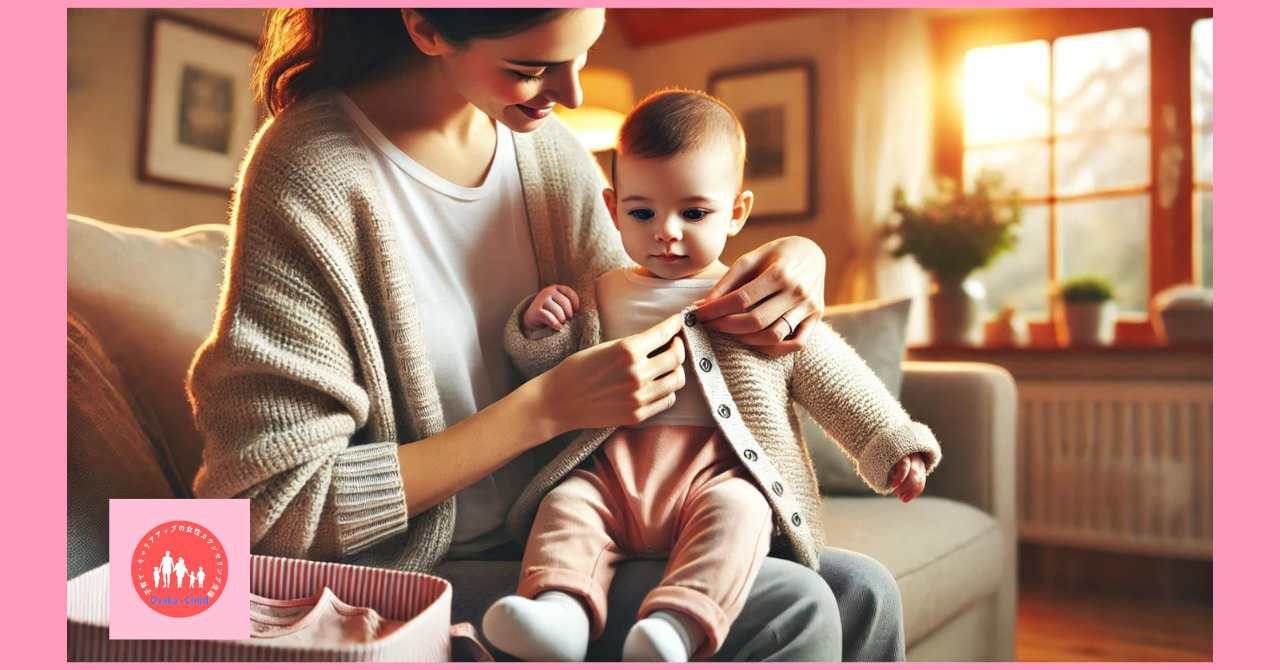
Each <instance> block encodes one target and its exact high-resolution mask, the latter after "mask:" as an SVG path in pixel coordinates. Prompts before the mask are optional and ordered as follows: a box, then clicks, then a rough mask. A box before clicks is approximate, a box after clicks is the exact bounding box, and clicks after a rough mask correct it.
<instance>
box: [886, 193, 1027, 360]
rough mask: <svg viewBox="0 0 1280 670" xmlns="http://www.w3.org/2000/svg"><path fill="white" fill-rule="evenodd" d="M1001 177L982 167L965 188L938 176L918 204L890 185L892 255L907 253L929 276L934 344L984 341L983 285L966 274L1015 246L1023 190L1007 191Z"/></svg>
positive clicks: (889, 232)
mask: <svg viewBox="0 0 1280 670" xmlns="http://www.w3.org/2000/svg"><path fill="white" fill-rule="evenodd" d="M1003 182H1004V178H1003V177H1002V176H1001V175H1000V174H999V173H996V172H992V171H989V170H983V171H982V172H981V173H979V174H978V176H977V178H976V179H975V180H974V188H973V191H972V192H970V193H965V192H964V191H963V190H962V189H958V188H956V185H955V182H953V181H951V180H949V179H945V178H944V179H940V180H937V181H936V182H935V189H934V191H935V192H934V193H933V194H931V195H929V196H928V197H926V198H925V201H924V203H923V204H920V205H912V204H910V203H908V202H907V198H906V194H905V193H904V192H903V190H902V188H901V187H899V188H897V189H895V190H894V193H893V212H894V219H895V220H894V221H893V222H892V223H891V224H890V225H888V226H886V228H885V233H886V235H888V236H890V237H896V238H898V240H899V244H898V247H897V248H896V249H894V250H893V252H892V253H893V256H894V258H901V257H903V256H911V257H912V258H914V259H915V260H916V263H918V264H919V265H920V267H922V268H924V270H925V271H927V272H928V273H929V274H930V275H932V277H933V287H932V290H931V292H930V296H929V322H930V334H931V339H932V341H933V343H935V344H967V345H979V344H982V327H983V322H984V321H985V315H984V313H983V312H984V308H985V304H984V303H985V300H986V290H985V289H984V288H983V287H982V285H981V284H980V283H979V282H977V281H976V280H973V279H970V278H969V275H971V274H972V273H973V272H974V271H975V270H978V269H981V268H984V267H986V266H988V265H990V264H991V261H993V260H995V259H996V258H997V257H999V256H1000V254H1002V253H1004V252H1006V251H1009V250H1010V249H1012V248H1013V247H1014V245H1015V244H1016V243H1017V241H1018V238H1017V236H1016V235H1015V234H1014V226H1016V225H1018V222H1019V221H1020V220H1021V218H1022V198H1021V195H1020V194H1019V192H1018V191H1017V190H1013V191H1006V190H1005V189H1004V188H1003Z"/></svg>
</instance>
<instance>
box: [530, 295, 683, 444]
mask: <svg viewBox="0 0 1280 670" xmlns="http://www.w3.org/2000/svg"><path fill="white" fill-rule="evenodd" d="M682 319H683V315H682V314H676V315H674V316H672V317H670V318H668V319H666V320H665V321H662V322H661V323H659V324H657V325H656V326H653V327H652V328H650V329H648V330H646V331H644V332H641V333H636V334H635V335H631V336H629V337H624V338H622V339H619V340H613V341H610V342H603V343H601V344H598V345H596V346H594V347H591V348H590V349H584V350H582V351H579V352H577V353H575V354H573V355H572V356H570V357H568V358H566V359H564V360H563V361H561V362H560V364H559V365H557V366H556V367H554V368H552V369H551V370H549V371H547V372H546V373H545V374H543V375H542V376H541V377H539V378H538V379H539V380H541V383H542V384H544V388H543V389H542V391H543V394H542V395H543V398H544V401H545V402H546V403H547V411H548V413H549V414H550V418H551V420H552V421H553V422H554V425H555V426H556V427H557V429H558V432H557V434H558V433H563V432H567V431H570V430H580V429H584V428H604V427H608V426H629V425H632V424H635V423H639V422H641V421H644V420H645V419H647V418H649V417H651V416H653V415H654V414H657V413H659V412H662V411H665V410H667V409H670V408H671V406H672V405H674V404H675V401H676V396H675V394H676V391H678V390H680V389H681V388H683V387H684V383H685V372H684V367H683V364H684V359H685V346H684V340H682V339H681V338H680V337H678V334H679V332H680V325H681V320H682Z"/></svg>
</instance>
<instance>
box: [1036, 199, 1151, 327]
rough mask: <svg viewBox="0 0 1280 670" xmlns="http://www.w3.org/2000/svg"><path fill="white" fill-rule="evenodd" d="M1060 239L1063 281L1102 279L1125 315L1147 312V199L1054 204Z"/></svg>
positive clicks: (1148, 219) (1149, 201)
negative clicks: (1084, 277) (1112, 289)
mask: <svg viewBox="0 0 1280 670" xmlns="http://www.w3.org/2000/svg"><path fill="white" fill-rule="evenodd" d="M1057 207H1058V230H1059V231H1060V238H1059V239H1061V240H1062V279H1068V278H1070V277H1074V276H1077V275H1082V274H1098V275H1103V276H1105V277H1107V278H1108V279H1110V280H1111V283H1112V285H1113V286H1115V289H1116V302H1118V303H1119V304H1120V309H1121V310H1122V311H1126V312H1143V313H1146V311H1147V237H1148V236H1147V228H1148V226H1149V222H1150V220H1151V199H1150V196H1147V195H1136V196H1125V197H1121V198H1101V199H1098V200H1085V201H1083V202H1072V203H1064V204H1060V205H1057Z"/></svg>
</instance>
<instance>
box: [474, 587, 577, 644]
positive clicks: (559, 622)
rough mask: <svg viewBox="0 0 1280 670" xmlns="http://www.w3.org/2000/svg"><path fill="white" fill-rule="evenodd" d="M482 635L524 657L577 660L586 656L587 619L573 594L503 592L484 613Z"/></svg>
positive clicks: (560, 592) (558, 592)
mask: <svg viewBox="0 0 1280 670" xmlns="http://www.w3.org/2000/svg"><path fill="white" fill-rule="evenodd" d="M483 626H484V636H485V638H487V639H488V640H489V641H490V642H492V643H493V645H494V646H495V647H497V648H499V649H501V650H503V651H505V652H507V653H508V654H511V655H512V656H515V657H516V658H519V659H522V660H525V661H561V662H565V661H567V662H577V661H582V660H584V659H586V657H587V642H588V638H589V637H590V635H591V622H590V620H589V619H588V618H587V610H586V608H585V607H583V605H582V603H581V602H579V601H578V599H577V598H575V597H573V596H571V595H569V594H568V593H565V592H563V591H544V592H542V593H540V594H538V596H537V597H536V598H534V599H532V600H530V599H528V598H524V597H521V596H507V597H505V598H503V599H501V600H499V601H498V602H496V603H494V604H493V605H492V606H491V607H489V611H488V612H485V614H484V623H483Z"/></svg>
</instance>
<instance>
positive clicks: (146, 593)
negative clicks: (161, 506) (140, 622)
mask: <svg viewBox="0 0 1280 670" xmlns="http://www.w3.org/2000/svg"><path fill="white" fill-rule="evenodd" d="M132 565H133V588H134V590H135V591H137V593H138V597H139V598H142V602H144V603H146V605H147V607H150V608H151V609H153V610H155V611H156V612H159V613H160V614H163V615H165V616H171V617H177V618H184V617H189V616H195V615H197V614H199V613H201V612H203V611H205V610H207V609H209V608H210V607H211V606H213V604H214V603H215V602H217V601H218V597H219V596H221V595H222V590H223V588H225V586H226V584H227V553H226V551H225V550H224V549H223V547H222V543H221V542H219V541H218V538H217V537H215V536H214V534H213V533H212V532H211V531H210V530H209V529H208V528H205V527H204V526H201V525H199V524H195V523H191V522H190V521H168V522H165V523H162V524H160V525H159V526H156V527H155V528H152V529H151V530H150V531H148V532H147V534H146V535H144V536H143V537H142V539H141V540H139V541H138V546H137V547H136V548H134V550H133V563H132Z"/></svg>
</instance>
